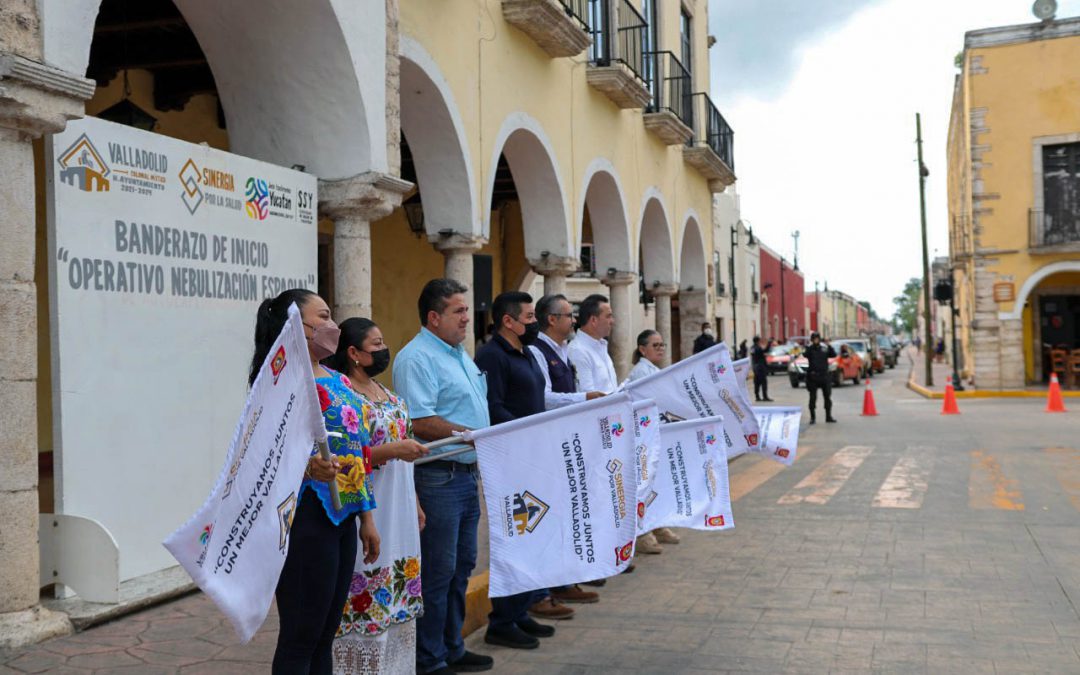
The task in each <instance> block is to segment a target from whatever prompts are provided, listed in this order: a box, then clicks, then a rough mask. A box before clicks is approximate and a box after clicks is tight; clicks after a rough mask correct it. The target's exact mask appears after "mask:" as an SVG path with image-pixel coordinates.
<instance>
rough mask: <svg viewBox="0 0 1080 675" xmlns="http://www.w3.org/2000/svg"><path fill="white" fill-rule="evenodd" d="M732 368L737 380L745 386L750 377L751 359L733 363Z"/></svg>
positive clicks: (747, 358)
mask: <svg viewBox="0 0 1080 675" xmlns="http://www.w3.org/2000/svg"><path fill="white" fill-rule="evenodd" d="M731 367H732V368H733V369H734V370H735V379H736V380H738V381H739V382H742V383H744V384H745V382H746V378H747V377H748V376H749V375H750V357H749V356H748V357H746V358H745V359H739V360H738V361H734V362H732V364H731Z"/></svg>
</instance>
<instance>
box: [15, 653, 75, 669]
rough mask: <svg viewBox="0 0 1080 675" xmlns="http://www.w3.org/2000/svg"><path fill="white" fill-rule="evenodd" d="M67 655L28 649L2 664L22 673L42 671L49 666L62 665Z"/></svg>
mask: <svg viewBox="0 0 1080 675" xmlns="http://www.w3.org/2000/svg"><path fill="white" fill-rule="evenodd" d="M66 661H67V657H64V656H61V655H60V654H53V653H51V652H47V651H43V650H38V649H28V650H27V651H25V652H24V653H22V654H20V655H19V656H16V657H15V658H12V659H10V660H8V661H7V663H5V664H4V665H6V666H8V667H9V668H14V669H15V670H17V671H19V672H23V673H44V672H47V671H48V670H49V669H50V668H57V667H59V666H62V665H64V663H65V662H66Z"/></svg>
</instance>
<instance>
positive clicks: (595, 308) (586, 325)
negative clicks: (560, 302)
mask: <svg viewBox="0 0 1080 675" xmlns="http://www.w3.org/2000/svg"><path fill="white" fill-rule="evenodd" d="M614 326H615V317H614V316H612V314H611V303H609V302H608V299H607V298H606V297H604V296H602V295H590V296H589V297H587V298H585V299H584V300H583V301H582V302H581V306H580V307H579V308H578V331H577V337H575V338H574V340H573V341H572V342H571V343H570V349H569V350H568V351H569V354H570V362H571V363H573V364H574V368H575V369H576V370H577V389H578V391H599V392H603V393H605V394H610V393H611V392H613V391H615V388H616V387H617V386H618V384H619V383H618V381H617V380H616V375H615V364H614V363H612V362H611V356H610V355H608V341H607V338H608V336H610V335H611V329H612V328H613V327H614Z"/></svg>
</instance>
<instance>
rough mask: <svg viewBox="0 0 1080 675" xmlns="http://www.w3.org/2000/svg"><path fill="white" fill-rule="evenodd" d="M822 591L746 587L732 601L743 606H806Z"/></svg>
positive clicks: (767, 607)
mask: <svg viewBox="0 0 1080 675" xmlns="http://www.w3.org/2000/svg"><path fill="white" fill-rule="evenodd" d="M818 592H820V591H815V590H813V589H802V588H749V587H748V588H745V589H743V592H742V593H740V594H739V597H738V598H736V599H735V600H734V602H732V604H733V605H737V606H742V607H757V608H761V609H774V608H776V609H785V608H806V607H809V606H810V601H811V600H812V599H813V597H814V594H815V593H818Z"/></svg>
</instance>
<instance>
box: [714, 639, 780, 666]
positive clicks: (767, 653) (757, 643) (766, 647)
mask: <svg viewBox="0 0 1080 675" xmlns="http://www.w3.org/2000/svg"><path fill="white" fill-rule="evenodd" d="M790 648H791V643H790V642H783V641H777V640H756V639H753V638H738V639H733V638H727V637H723V636H722V634H720V635H713V636H710V637H709V639H708V640H707V641H706V642H705V644H703V645H702V646H701V649H700V650H699V652H698V653H699V654H702V655H710V656H723V657H725V658H733V657H745V658H751V659H768V660H774V661H780V662H783V660H784V659H785V658H786V657H787V653H788V650H789V649H790ZM723 667H724V668H735V666H729V665H728V664H726V663H725V664H723Z"/></svg>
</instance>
